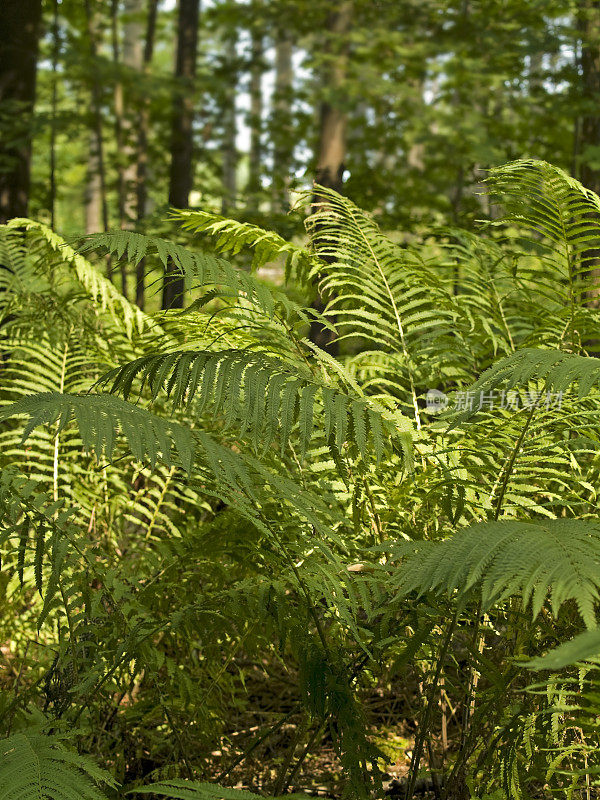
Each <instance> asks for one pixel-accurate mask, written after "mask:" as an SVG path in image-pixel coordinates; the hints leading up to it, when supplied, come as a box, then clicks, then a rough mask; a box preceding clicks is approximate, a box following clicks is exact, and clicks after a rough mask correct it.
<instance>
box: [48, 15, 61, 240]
mask: <svg viewBox="0 0 600 800" xmlns="http://www.w3.org/2000/svg"><path fill="white" fill-rule="evenodd" d="M59 56H60V30H59V26H58V0H53V3H52V97H51V101H50V102H51V115H52V117H51V120H50V186H49V198H48V206H49V208H50V227H51V228H52V230H55V229H56V123H57V114H58V59H59Z"/></svg>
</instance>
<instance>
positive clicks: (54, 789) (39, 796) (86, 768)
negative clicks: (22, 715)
mask: <svg viewBox="0 0 600 800" xmlns="http://www.w3.org/2000/svg"><path fill="white" fill-rule="evenodd" d="M63 742H64V737H61V736H58V735H56V734H55V735H52V736H50V735H47V734H44V733H42V732H41V731H36V730H32V731H28V730H25V731H23V732H19V733H14V734H13V735H12V736H9V737H8V738H6V739H2V740H0V782H1V785H2V788H1V789H0V797H2V798H3V800H9V798H17V797H18V798H20V800H105V798H106V795H104V794H103V793H102V792H101V791H99V790H98V789H97V788H96V784H98V783H104V784H106V785H108V786H110V787H113V788H116V784H115V782H114V780H113V779H112V778H111V776H110V774H109V773H108V772H106V771H105V770H102V769H99V768H98V767H97V766H96V764H94V762H93V761H92V759H90V758H87V757H85V756H80V755H78V754H77V753H74V752H73V751H72V750H69V749H68V748H66V747H65V745H64V743H63Z"/></svg>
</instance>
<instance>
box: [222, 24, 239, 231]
mask: <svg viewBox="0 0 600 800" xmlns="http://www.w3.org/2000/svg"><path fill="white" fill-rule="evenodd" d="M236 59H237V56H236V37H235V35H233V34H232V35H230V36H229V37H228V39H227V43H226V46H225V65H226V70H225V76H226V80H227V86H226V88H225V95H224V102H223V144H222V148H221V151H222V157H223V197H222V200H221V213H222V214H223V215H226V214H228V213H229V211H230V210H231V209H234V208H235V205H236V195H237V175H236V172H237V147H236V141H235V139H236V116H235V95H236V84H237V80H236V78H237V70H236Z"/></svg>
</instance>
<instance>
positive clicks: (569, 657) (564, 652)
mask: <svg viewBox="0 0 600 800" xmlns="http://www.w3.org/2000/svg"><path fill="white" fill-rule="evenodd" d="M599 658H600V630H599V629H598V628H594V629H592V630H589V631H584V632H583V633H580V634H579V635H578V636H575V637H574V638H573V639H571V640H570V641H568V642H563V643H562V644H560V645H559V646H558V647H555V648H554V649H553V650H550V651H549V652H547V653H545V654H544V655H543V656H540V657H539V658H531V659H529V661H527V662H526V664H525V666H526V667H527V668H528V669H531V670H544V669H551V670H553V671H554V670H559V669H564V668H565V667H569V666H571V665H572V664H577V663H579V662H581V661H590V660H594V661H597V660H598V659H599Z"/></svg>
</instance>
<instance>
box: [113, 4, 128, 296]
mask: <svg viewBox="0 0 600 800" xmlns="http://www.w3.org/2000/svg"><path fill="white" fill-rule="evenodd" d="M110 22H111V25H110V28H111V43H112V54H113V64H114V67H115V69H116V70H118V69H119V66H120V60H121V57H120V52H119V50H120V48H119V0H112V3H111V14H110ZM114 111H115V145H116V148H117V159H116V166H117V215H118V218H119V227H120V228H121V229H123V228H124V227H125V176H124V164H123V159H124V157H125V153H124V149H125V148H124V139H123V127H124V110H123V83H122V82H121V78H120V77H117V79H116V80H115V86H114ZM120 266H121V292H122V293H123V296H124V297H127V264H126V262H125V259H121V262H120Z"/></svg>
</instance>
